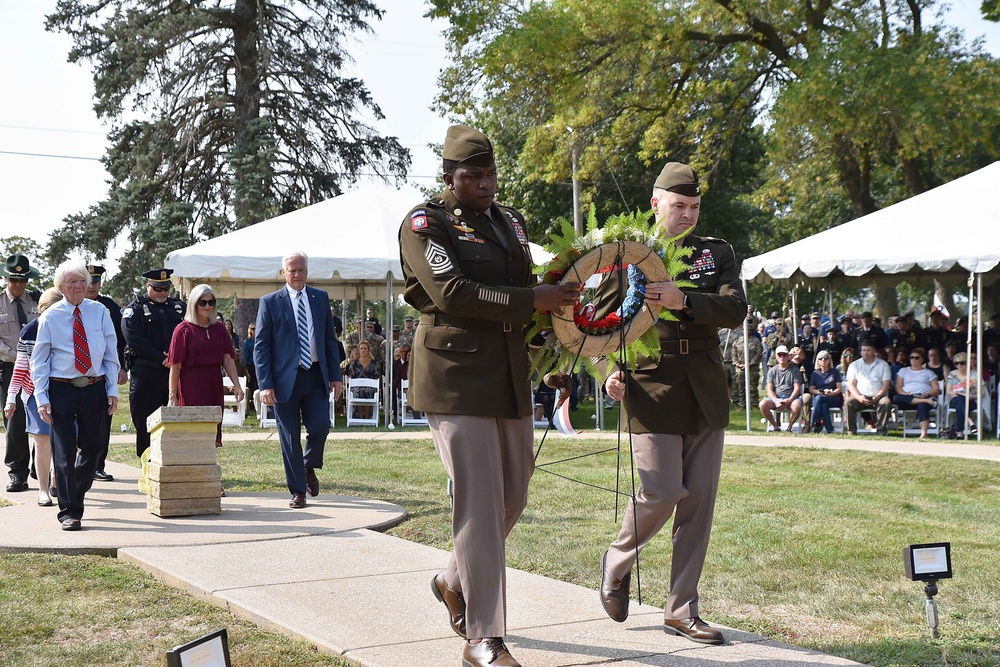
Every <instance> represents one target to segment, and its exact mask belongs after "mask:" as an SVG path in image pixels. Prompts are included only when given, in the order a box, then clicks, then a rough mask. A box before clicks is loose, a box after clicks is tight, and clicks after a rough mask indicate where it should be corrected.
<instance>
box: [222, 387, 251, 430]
mask: <svg viewBox="0 0 1000 667" xmlns="http://www.w3.org/2000/svg"><path fill="white" fill-rule="evenodd" d="M238 379H239V381H240V388H241V389H242V390H243V400H242V401H237V400H236V395H235V394H233V393H231V392H232V390H233V381H232V380H230V379H229V378H228V377H223V378H222V387H223V389H224V390H225V391H226V393H225V394H223V398H222V425H223V426H239V427H240V428H242V427H243V421H244V420H245V419H246V418H247V379H246V377H244V376H242V375H241V376H240V377H239V378H238Z"/></svg>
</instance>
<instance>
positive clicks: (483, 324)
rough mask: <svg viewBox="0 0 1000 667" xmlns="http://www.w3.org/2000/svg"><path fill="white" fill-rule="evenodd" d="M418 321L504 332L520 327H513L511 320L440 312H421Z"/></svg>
mask: <svg viewBox="0 0 1000 667" xmlns="http://www.w3.org/2000/svg"><path fill="white" fill-rule="evenodd" d="M420 323H421V324H429V325H430V326H434V325H435V324H438V325H445V326H451V327H461V328H462V329H489V330H491V331H496V330H498V329H499V330H500V331H503V332H504V333H510V332H511V331H520V330H521V327H519V326H517V327H515V326H514V324H512V323H511V322H496V321H493V320H480V319H471V318H468V317H454V316H453V315H444V314H441V313H422V314H421V315H420Z"/></svg>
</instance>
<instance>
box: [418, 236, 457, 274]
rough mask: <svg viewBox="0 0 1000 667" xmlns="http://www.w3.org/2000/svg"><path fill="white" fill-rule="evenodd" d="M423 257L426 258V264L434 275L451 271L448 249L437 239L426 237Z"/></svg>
mask: <svg viewBox="0 0 1000 667" xmlns="http://www.w3.org/2000/svg"><path fill="white" fill-rule="evenodd" d="M424 258H426V259H427V265H428V266H429V267H430V268H431V272H432V273H433V274H434V275H435V276H439V275H441V274H442V273H447V272H448V271H451V267H452V265H451V258H450V257H448V251H447V250H445V249H444V246H442V245H441V244H440V243H438V242H437V241H434V240H432V239H427V247H426V248H425V249H424Z"/></svg>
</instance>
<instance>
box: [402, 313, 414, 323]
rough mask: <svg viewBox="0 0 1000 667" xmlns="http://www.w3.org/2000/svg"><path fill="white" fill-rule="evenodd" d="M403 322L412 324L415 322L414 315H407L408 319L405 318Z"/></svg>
mask: <svg viewBox="0 0 1000 667" xmlns="http://www.w3.org/2000/svg"><path fill="white" fill-rule="evenodd" d="M403 321H404V322H412V321H413V315H407V316H406V317H404V318H403Z"/></svg>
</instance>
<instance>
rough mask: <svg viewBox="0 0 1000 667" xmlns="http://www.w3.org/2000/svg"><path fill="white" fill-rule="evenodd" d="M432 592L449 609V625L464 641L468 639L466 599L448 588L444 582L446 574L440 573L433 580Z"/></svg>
mask: <svg viewBox="0 0 1000 667" xmlns="http://www.w3.org/2000/svg"><path fill="white" fill-rule="evenodd" d="M431 592H433V593H434V597H436V598H437V599H438V601H440V602H443V603H444V606H446V607H448V624H449V625H451V629H452V630H454V631H455V634H456V635H458V636H459V637H461V638H462V639H468V636H466V634H465V598H464V597H463V596H462V594H461V593H456V592H455V591H453V590H451V589H450V588H448V585H447V584H445V582H444V572H443V571H442V572H439V573H438V574H436V575H434V578H433V579H431Z"/></svg>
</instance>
